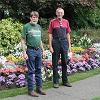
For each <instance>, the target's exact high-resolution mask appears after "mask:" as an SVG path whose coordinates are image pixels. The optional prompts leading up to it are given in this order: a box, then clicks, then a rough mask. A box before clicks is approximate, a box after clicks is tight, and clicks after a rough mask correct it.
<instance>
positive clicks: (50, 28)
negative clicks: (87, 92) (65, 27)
mask: <svg viewBox="0 0 100 100" xmlns="http://www.w3.org/2000/svg"><path fill="white" fill-rule="evenodd" d="M52 30H53V27H52V21H50V24H49V28H48V33H52Z"/></svg>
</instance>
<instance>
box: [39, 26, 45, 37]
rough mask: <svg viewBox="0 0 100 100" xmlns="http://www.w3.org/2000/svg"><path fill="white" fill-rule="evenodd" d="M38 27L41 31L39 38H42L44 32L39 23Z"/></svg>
mask: <svg viewBox="0 0 100 100" xmlns="http://www.w3.org/2000/svg"><path fill="white" fill-rule="evenodd" d="M39 29H40V31H41V38H43V33H44V31H43V28H42V27H41V26H40V25H39Z"/></svg>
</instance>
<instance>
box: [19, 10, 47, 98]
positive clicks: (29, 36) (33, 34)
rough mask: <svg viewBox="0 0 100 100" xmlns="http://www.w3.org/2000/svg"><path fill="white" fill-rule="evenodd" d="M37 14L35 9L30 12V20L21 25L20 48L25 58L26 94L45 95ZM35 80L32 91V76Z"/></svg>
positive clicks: (42, 51) (42, 49) (41, 47)
mask: <svg viewBox="0 0 100 100" xmlns="http://www.w3.org/2000/svg"><path fill="white" fill-rule="evenodd" d="M38 18H39V14H38V12H36V11H32V12H31V13H30V22H29V23H27V24H25V25H24V26H23V32H22V39H21V43H22V48H23V57H24V58H25V59H26V63H27V68H28V74H27V83H28V94H29V95H31V96H33V97H38V94H37V93H39V94H41V95H46V93H45V92H44V91H43V90H42V75H41V66H42V55H43V56H45V53H44V48H43V44H42V40H41V34H42V29H41V27H40V25H39V24H37V22H38ZM25 46H26V47H27V49H26V50H25ZM34 74H35V81H36V92H35V91H34V79H33V78H34V77H33V75H34Z"/></svg>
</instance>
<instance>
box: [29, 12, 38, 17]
mask: <svg viewBox="0 0 100 100" xmlns="http://www.w3.org/2000/svg"><path fill="white" fill-rule="evenodd" d="M32 16H37V17H39V13H38V12H37V11H32V12H31V13H30V17H32Z"/></svg>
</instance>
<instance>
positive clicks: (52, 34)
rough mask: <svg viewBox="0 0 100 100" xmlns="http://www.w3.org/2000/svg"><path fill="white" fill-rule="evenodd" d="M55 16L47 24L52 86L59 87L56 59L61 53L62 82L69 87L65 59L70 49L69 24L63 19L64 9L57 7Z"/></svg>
mask: <svg viewBox="0 0 100 100" xmlns="http://www.w3.org/2000/svg"><path fill="white" fill-rule="evenodd" d="M56 15H57V18H55V19H52V20H51V21H50V24H49V28H48V33H49V48H50V51H51V53H52V65H53V86H54V88H58V87H59V74H58V60H59V58H60V55H61V62H62V84H63V85H64V86H67V87H71V84H70V83H69V82H68V78H67V60H68V52H70V51H71V43H70V32H71V29H70V26H69V22H68V20H66V19H63V18H62V17H63V16H64V10H63V9H62V8H58V9H57V10H56Z"/></svg>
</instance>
